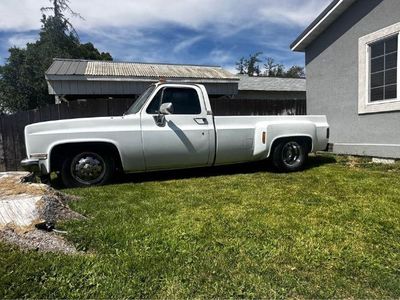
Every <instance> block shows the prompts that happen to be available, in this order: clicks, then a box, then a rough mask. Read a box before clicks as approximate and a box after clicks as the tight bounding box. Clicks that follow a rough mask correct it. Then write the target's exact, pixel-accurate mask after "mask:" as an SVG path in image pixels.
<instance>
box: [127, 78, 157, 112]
mask: <svg viewBox="0 0 400 300" xmlns="http://www.w3.org/2000/svg"><path fill="white" fill-rule="evenodd" d="M155 88H156V86H155V85H151V86H149V88H148V89H147V90H146V91H145V92H144V93H143V94H142V95H140V97H139V98H138V99H137V100H136V101H135V103H133V104H132V106H131V107H130V108H129V109H128V111H127V112H126V113H125V115H132V114H137V113H138V112H139V110H140V109H141V108H142V107H143V105H144V104H145V103H146V101H147V99H149V97H150V95H151V93H152V92H153V91H154V89H155Z"/></svg>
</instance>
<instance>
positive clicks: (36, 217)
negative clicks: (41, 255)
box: [0, 172, 84, 253]
mask: <svg viewBox="0 0 400 300" xmlns="http://www.w3.org/2000/svg"><path fill="white" fill-rule="evenodd" d="M27 178H30V174H29V173H27V172H8V173H0V239H1V240H3V241H6V242H10V243H13V244H17V245H19V246H24V248H27V249H36V248H37V249H38V250H43V251H52V249H59V248H62V249H64V250H65V251H63V252H68V253H70V252H71V251H72V250H71V247H72V248H73V246H70V245H68V243H66V242H65V241H64V240H63V238H62V237H60V236H58V235H56V234H55V233H51V234H50V233H47V232H43V231H40V230H37V227H38V226H39V225H43V224H45V226H44V228H46V229H48V228H53V227H54V226H55V225H56V223H57V222H58V221H61V220H69V219H81V218H84V217H83V216H82V215H80V214H78V213H76V212H74V211H73V210H71V209H70V208H69V206H68V202H70V201H72V200H76V198H75V197H71V196H68V195H65V194H63V193H60V192H59V191H56V190H55V189H53V188H51V187H50V186H47V185H44V184H37V183H30V182H26V181H27ZM54 245H56V246H54ZM45 249H47V250H45ZM72 252H73V251H72Z"/></svg>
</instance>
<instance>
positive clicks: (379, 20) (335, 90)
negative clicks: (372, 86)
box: [306, 0, 400, 158]
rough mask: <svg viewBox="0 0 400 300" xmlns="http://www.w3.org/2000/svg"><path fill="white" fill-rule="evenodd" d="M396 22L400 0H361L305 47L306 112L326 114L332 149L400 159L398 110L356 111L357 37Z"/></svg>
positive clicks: (399, 18)
mask: <svg viewBox="0 0 400 300" xmlns="http://www.w3.org/2000/svg"><path fill="white" fill-rule="evenodd" d="M398 22H400V1H399V0H358V1H357V2H355V3H354V4H353V6H351V7H350V8H349V9H348V10H347V11H346V12H345V13H344V14H343V15H342V16H341V17H340V18H338V20H336V21H335V22H334V23H333V24H332V25H331V26H330V27H329V28H328V29H327V30H326V31H325V32H324V33H323V34H321V36H319V37H318V38H317V39H316V40H315V41H314V42H313V43H312V44H311V45H310V46H309V47H308V48H307V49H306V68H307V113H308V114H326V115H327V117H328V121H329V123H330V125H331V142H332V143H334V152H337V153H344V154H355V155H367V156H380V157H395V158H400V112H386V113H377V114H368V115H359V114H358V39H359V38H360V37H362V36H365V35H367V34H370V33H372V32H375V31H377V30H380V29H382V28H385V27H387V26H390V25H392V24H394V23H398ZM398 92H399V93H400V87H398Z"/></svg>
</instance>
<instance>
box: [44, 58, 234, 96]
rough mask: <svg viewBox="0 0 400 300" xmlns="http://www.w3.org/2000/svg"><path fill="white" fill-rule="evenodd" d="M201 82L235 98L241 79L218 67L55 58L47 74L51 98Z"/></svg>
mask: <svg viewBox="0 0 400 300" xmlns="http://www.w3.org/2000/svg"><path fill="white" fill-rule="evenodd" d="M161 78H165V79H167V80H169V81H174V82H191V83H201V84H204V85H205V86H206V88H207V91H208V92H209V93H210V94H213V95H229V94H230V95H232V94H236V93H237V91H238V82H239V78H238V77H237V76H236V75H233V74H231V73H230V72H228V71H227V70H224V69H223V68H221V67H218V66H199V65H174V64H155V63H136V62H132V63H130V62H112V61H88V60H74V59H54V61H53V64H52V65H51V66H50V68H49V69H48V70H47V72H46V79H47V82H48V86H49V93H50V94H51V95H96V94H107V95H113V94H115V95H118V94H125V95H127V94H141V93H142V92H143V91H144V90H145V89H146V87H147V86H148V85H149V84H150V83H153V82H157V81H159V80H160V79H161Z"/></svg>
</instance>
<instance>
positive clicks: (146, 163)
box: [23, 83, 329, 174]
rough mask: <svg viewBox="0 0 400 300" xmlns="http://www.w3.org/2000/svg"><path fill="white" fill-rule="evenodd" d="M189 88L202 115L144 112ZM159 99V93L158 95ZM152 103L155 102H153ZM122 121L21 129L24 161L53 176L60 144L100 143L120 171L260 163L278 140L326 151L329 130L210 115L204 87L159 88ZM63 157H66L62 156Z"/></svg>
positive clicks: (316, 123) (298, 121)
mask: <svg viewBox="0 0 400 300" xmlns="http://www.w3.org/2000/svg"><path fill="white" fill-rule="evenodd" d="M168 88H169V89H186V90H187V89H193V90H194V91H195V93H196V94H197V95H198V99H199V102H200V103H199V104H200V110H199V113H196V114H165V115H163V118H164V124H163V125H161V126H160V124H158V123H157V121H156V118H157V117H159V113H148V109H149V108H148V107H149V105H150V103H151V102H152V99H153V98H155V97H156V95H159V94H160V92H161V90H162V89H163V91H165V90H166V89H168ZM162 95H163V94H162ZM154 101H155V100H154ZM137 102H138V103H136V104H134V106H135V107H134V109H133V110H134V112H132V109H131V112H128V114H126V115H124V116H121V117H101V118H85V119H71V120H60V121H50V122H42V123H36V124H32V125H28V126H26V128H25V140H26V150H27V160H25V161H23V165H25V166H29V165H32V164H36V163H37V164H38V166H39V169H40V170H41V173H42V174H47V173H49V172H51V171H54V170H55V169H54V166H52V164H53V163H54V161H53V160H52V155H53V151H54V149H56V147H58V148H59V147H62V146H63V145H81V144H84V145H90V144H91V143H97V144H96V145H98V144H99V143H101V144H102V143H104V144H109V145H113V147H114V148H115V149H116V150H117V151H118V155H119V158H118V159H119V160H120V165H121V167H122V169H123V171H124V172H146V171H156V170H170V169H181V168H194V167H206V166H214V165H224V164H234V163H241V162H250V161H257V160H264V159H266V158H268V157H270V155H271V150H272V148H273V145H274V142H276V141H277V140H278V139H282V138H289V137H297V138H304V139H306V140H309V141H310V143H311V144H310V145H309V149H308V150H309V152H316V151H321V150H325V149H326V148H327V144H328V138H329V125H328V123H327V120H326V117H325V116H213V114H212V110H211V105H210V101H209V98H208V95H207V91H206V89H205V87H204V86H202V85H189V84H171V83H160V84H156V85H154V86H152V87H151V88H149V90H147V91H146V92H145V94H144V95H143V96H142V97H141V98H139V100H138V101H137ZM64 155H65V154H64Z"/></svg>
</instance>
